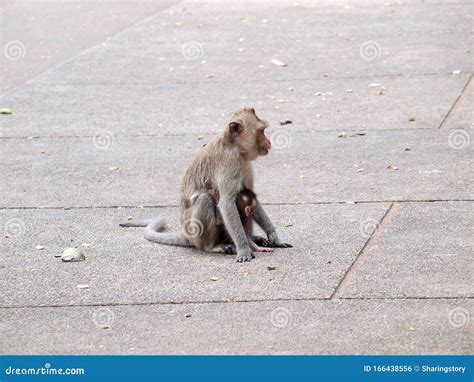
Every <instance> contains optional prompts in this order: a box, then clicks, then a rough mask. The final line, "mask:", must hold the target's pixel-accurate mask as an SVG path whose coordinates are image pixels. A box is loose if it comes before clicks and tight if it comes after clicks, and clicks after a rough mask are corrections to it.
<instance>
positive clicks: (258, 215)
mask: <svg viewBox="0 0 474 382" xmlns="http://www.w3.org/2000/svg"><path fill="white" fill-rule="evenodd" d="M256 202H257V203H256V204H257V205H256V207H255V211H254V212H253V214H252V218H253V220H255V222H256V223H257V224H258V225H259V226H260V228H262V229H263V231H264V232H265V233H266V234H267V238H268V240H266V241H265V242H263V243H262V244H260V243H258V242H256V244H257V245H264V246H267V247H274V248H289V247H293V246H292V245H291V244H288V243H283V242H281V241H280V239H279V238H278V234H277V233H276V229H275V227H274V226H273V224H272V222H271V221H270V218H269V217H268V215H267V213H266V212H265V210H264V209H263V207H262V205H261V204H260V202H259V201H258V200H257V201H256ZM254 241H255V240H254Z"/></svg>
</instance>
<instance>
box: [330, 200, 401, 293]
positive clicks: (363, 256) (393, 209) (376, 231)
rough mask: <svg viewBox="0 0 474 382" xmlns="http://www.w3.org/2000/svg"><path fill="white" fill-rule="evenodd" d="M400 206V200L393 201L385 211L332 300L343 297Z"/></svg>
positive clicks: (340, 282)
mask: <svg viewBox="0 0 474 382" xmlns="http://www.w3.org/2000/svg"><path fill="white" fill-rule="evenodd" d="M399 207H400V202H393V203H392V204H391V205H390V207H389V208H388V210H387V211H386V212H385V215H384V216H383V217H382V219H381V220H380V222H379V224H378V225H377V227H376V228H375V229H374V231H373V232H372V234H371V235H370V237H369V239H368V240H367V241H366V242H365V244H364V246H363V247H362V249H361V250H360V252H359V253H358V255H357V256H356V258H355V259H354V261H353V262H352V264H351V265H350V266H349V268H348V269H347V270H346V273H345V274H344V276H343V277H342V279H341V280H340V281H339V284H338V285H337V286H336V289H334V292H333V293H332V295H331V297H330V299H331V300H335V299H339V298H341V296H342V293H343V292H344V289H345V288H346V286H347V284H348V283H349V281H350V280H351V279H352V277H353V275H354V274H355V273H356V272H357V270H358V269H359V268H360V266H361V264H362V263H363V262H364V260H365V259H366V258H367V256H368V255H369V253H370V250H371V249H372V247H373V245H374V243H375V242H376V241H377V239H378V238H379V236H380V235H381V233H382V231H383V227H385V225H387V223H388V222H389V221H390V220H391V219H392V217H393V215H394V214H395V213H396V212H397V210H398V208H399Z"/></svg>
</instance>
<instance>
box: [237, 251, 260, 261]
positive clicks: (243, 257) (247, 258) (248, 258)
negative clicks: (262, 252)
mask: <svg viewBox="0 0 474 382" xmlns="http://www.w3.org/2000/svg"><path fill="white" fill-rule="evenodd" d="M254 258H255V255H254V254H253V253H252V252H247V253H241V254H238V255H237V257H236V259H235V260H236V261H237V262H238V263H244V262H247V261H252V259H254Z"/></svg>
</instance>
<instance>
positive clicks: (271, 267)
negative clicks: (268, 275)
mask: <svg viewBox="0 0 474 382" xmlns="http://www.w3.org/2000/svg"><path fill="white" fill-rule="evenodd" d="M267 269H268V270H269V271H274V270H275V269H277V267H275V266H273V265H269V266H268V267H267Z"/></svg>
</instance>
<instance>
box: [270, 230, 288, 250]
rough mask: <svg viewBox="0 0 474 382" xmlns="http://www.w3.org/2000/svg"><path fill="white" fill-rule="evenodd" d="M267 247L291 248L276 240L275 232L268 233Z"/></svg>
mask: <svg viewBox="0 0 474 382" xmlns="http://www.w3.org/2000/svg"><path fill="white" fill-rule="evenodd" d="M267 246H268V247H273V248H292V247H293V246H292V245H291V244H288V243H283V242H282V241H280V239H279V238H278V235H277V233H276V232H275V231H274V232H270V233H269V234H268V245H267Z"/></svg>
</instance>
